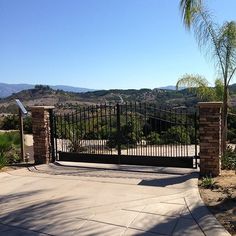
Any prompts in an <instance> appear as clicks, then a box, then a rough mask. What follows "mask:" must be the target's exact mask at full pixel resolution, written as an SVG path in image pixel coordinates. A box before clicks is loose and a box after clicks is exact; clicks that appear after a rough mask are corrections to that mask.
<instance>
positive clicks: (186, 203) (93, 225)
mask: <svg viewBox="0 0 236 236" xmlns="http://www.w3.org/2000/svg"><path fill="white" fill-rule="evenodd" d="M64 165H66V166H64ZM197 178H198V173H197V172H195V170H193V169H174V168H160V167H138V166H125V165H122V166H119V165H102V164H98V165H96V164H83V163H77V164H75V163H71V164H70V166H68V163H58V164H50V165H41V166H35V167H30V168H28V169H27V168H25V169H20V170H16V171H11V172H8V173H6V172H4V173H0V235H4V236H5V235H11V236H12V235H17V236H19V235H66V236H67V235H79V236H84V235H103V236H104V235H109V236H110V235H112V236H113V235H114V236H116V235H147V236H149V235H150V236H151V235H153V236H154V235H180V236H184V235H191V236H194V235H197V236H201V235H212V236H213V235H214V236H217V235H222V236H223V235H229V234H228V233H227V232H226V231H225V230H224V228H223V227H222V226H221V225H219V223H218V222H217V220H216V219H215V218H214V217H213V216H212V215H211V214H210V213H209V212H208V210H207V209H206V207H205V206H204V204H203V203H202V201H201V199H200V197H199V193H198V188H197Z"/></svg>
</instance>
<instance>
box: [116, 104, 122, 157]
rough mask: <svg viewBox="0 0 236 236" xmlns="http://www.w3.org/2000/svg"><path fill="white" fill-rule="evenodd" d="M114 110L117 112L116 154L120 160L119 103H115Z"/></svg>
mask: <svg viewBox="0 0 236 236" xmlns="http://www.w3.org/2000/svg"><path fill="white" fill-rule="evenodd" d="M116 108H117V110H116V112H117V149H118V156H119V162H120V155H121V143H120V141H121V140H120V105H119V103H117V105H116Z"/></svg>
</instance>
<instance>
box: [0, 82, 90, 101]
mask: <svg viewBox="0 0 236 236" xmlns="http://www.w3.org/2000/svg"><path fill="white" fill-rule="evenodd" d="M49 86H50V87H51V88H52V89H54V90H57V89H59V90H63V91H66V92H74V93H85V92H88V91H94V89H88V88H80V87H72V86H66V85H49ZM34 87H35V85H33V84H7V83H0V98H4V97H8V96H10V95H12V94H13V93H18V92H20V91H22V90H27V89H32V88H34Z"/></svg>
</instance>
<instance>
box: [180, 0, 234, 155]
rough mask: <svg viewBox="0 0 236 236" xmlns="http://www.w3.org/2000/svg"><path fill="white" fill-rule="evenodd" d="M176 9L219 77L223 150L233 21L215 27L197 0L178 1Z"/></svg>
mask: <svg viewBox="0 0 236 236" xmlns="http://www.w3.org/2000/svg"><path fill="white" fill-rule="evenodd" d="M180 8H181V11H182V15H183V20H184V24H185V25H186V26H187V28H189V29H191V28H192V29H193V31H194V35H195V38H196V40H197V42H198V45H199V47H200V49H201V50H203V49H205V51H206V52H207V54H208V55H211V58H212V59H213V60H214V62H215V65H216V67H217V69H218V71H219V74H220V76H221V79H222V82H223V86H224V92H223V109H222V135H223V136H222V147H223V151H224V150H225V149H226V140H227V114H228V87H229V83H230V81H231V80H232V78H233V76H234V75H235V71H236V22H234V21H230V22H225V23H224V24H223V25H222V26H221V27H220V26H219V25H217V24H216V23H215V22H214V21H213V20H212V17H211V15H210V13H209V11H208V10H207V9H206V8H205V6H204V5H203V3H202V1H201V0H181V1H180Z"/></svg>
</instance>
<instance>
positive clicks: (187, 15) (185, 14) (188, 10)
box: [179, 0, 202, 29]
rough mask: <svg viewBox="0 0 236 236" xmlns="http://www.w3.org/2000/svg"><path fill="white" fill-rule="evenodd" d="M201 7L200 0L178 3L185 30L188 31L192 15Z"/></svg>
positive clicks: (184, 0)
mask: <svg viewBox="0 0 236 236" xmlns="http://www.w3.org/2000/svg"><path fill="white" fill-rule="evenodd" d="M201 5H202V0H181V1H180V5H179V6H180V11H181V14H182V19H183V23H184V25H185V26H186V27H187V29H190V27H191V24H192V19H193V15H194V13H195V12H196V11H197V9H199V8H200V7H201Z"/></svg>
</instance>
